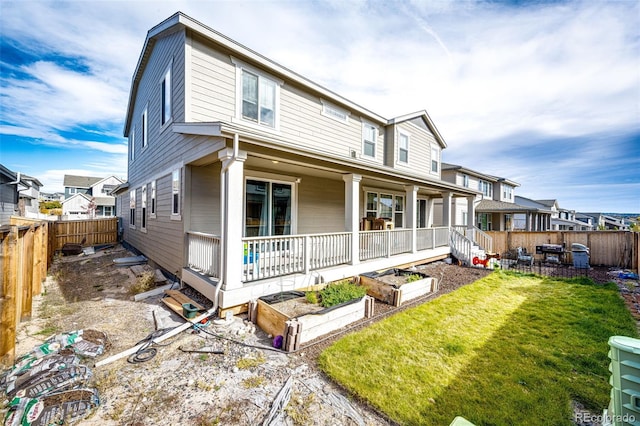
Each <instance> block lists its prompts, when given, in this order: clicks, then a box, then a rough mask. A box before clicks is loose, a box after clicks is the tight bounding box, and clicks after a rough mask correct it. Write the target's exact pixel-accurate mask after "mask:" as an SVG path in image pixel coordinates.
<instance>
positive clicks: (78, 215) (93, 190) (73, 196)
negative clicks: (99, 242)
mask: <svg viewBox="0 0 640 426" xmlns="http://www.w3.org/2000/svg"><path fill="white" fill-rule="evenodd" d="M122 183H123V181H122V179H120V178H118V177H116V176H108V177H93V176H74V175H64V181H63V184H64V193H65V198H64V201H62V217H63V218H64V219H67V220H69V219H91V218H101V217H114V216H115V215H116V197H115V196H113V195H112V194H111V192H112V191H113V190H114V189H115V188H116V187H117V186H118V185H121V184H122Z"/></svg>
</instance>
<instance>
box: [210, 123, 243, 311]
mask: <svg viewBox="0 0 640 426" xmlns="http://www.w3.org/2000/svg"><path fill="white" fill-rule="evenodd" d="M239 145H240V137H239V136H238V134H237V133H234V135H233V155H232V156H231V158H230V159H229V160H227V161H226V162H225V163H223V164H222V169H221V170H220V176H221V179H220V200H221V201H222V203H223V204H222V206H223V207H224V208H221V209H220V241H221V242H222V241H224V238H225V237H226V235H225V231H224V230H225V229H226V228H227V205H228V202H227V197H228V195H227V191H226V186H227V185H226V179H227V176H226V172H227V170H229V167H231V165H233V163H235V162H236V158H237V157H238V151H239ZM226 258H227V254H226V253H225V252H224V251H223V252H221V253H220V268H219V270H220V280H219V281H218V284H216V290H215V293H214V295H213V298H214V299H215V300H214V301H213V308H211V311H212V312H215V311H216V310H217V309H218V293H219V292H220V287H222V284H223V281H224V274H225V270H224V268H225V265H226V264H227V262H226Z"/></svg>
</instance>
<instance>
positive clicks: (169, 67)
mask: <svg viewBox="0 0 640 426" xmlns="http://www.w3.org/2000/svg"><path fill="white" fill-rule="evenodd" d="M167 76H169V84H168V85H167V86H166V87H168V91H169V96H168V99H169V117H167V120H166V121H165V122H164V123H163V122H162V121H163V120H164V118H165V116H164V108H163V106H164V105H163V103H164V97H163V94H162V85H163V84H164V82H165V80H167ZM173 95H174V93H173V58H171V60H170V61H169V65H167V67H166V68H165V70H164V72H163V73H162V77H161V78H160V132H162V131H164V129H166V128H167V127H169V125H170V124H171V123H173V106H174V102H173V98H174V96H173Z"/></svg>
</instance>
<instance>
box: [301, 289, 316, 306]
mask: <svg viewBox="0 0 640 426" xmlns="http://www.w3.org/2000/svg"><path fill="white" fill-rule="evenodd" d="M304 297H305V298H306V299H307V302H308V303H311V304H312V305H315V304H317V303H318V292H316V291H308V292H306V293H305V295H304Z"/></svg>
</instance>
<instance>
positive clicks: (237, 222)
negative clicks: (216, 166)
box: [218, 148, 247, 290]
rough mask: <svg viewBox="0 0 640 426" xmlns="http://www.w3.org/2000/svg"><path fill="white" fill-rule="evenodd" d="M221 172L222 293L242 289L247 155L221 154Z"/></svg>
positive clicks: (228, 149) (230, 150)
mask: <svg viewBox="0 0 640 426" xmlns="http://www.w3.org/2000/svg"><path fill="white" fill-rule="evenodd" d="M218 158H219V159H220V161H221V162H222V169H221V171H220V186H221V187H220V197H221V199H220V218H221V219H222V223H221V224H220V231H221V232H220V246H221V247H220V266H221V269H222V271H221V272H222V275H221V277H220V278H221V279H222V280H223V290H233V289H236V288H240V287H242V262H243V256H244V251H243V247H242V213H240V212H242V211H243V206H242V200H243V199H244V197H243V196H242V194H244V161H245V160H246V159H247V153H246V151H238V153H237V155H236V156H235V157H234V155H233V150H232V149H231V148H225V149H222V150H220V151H218Z"/></svg>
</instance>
